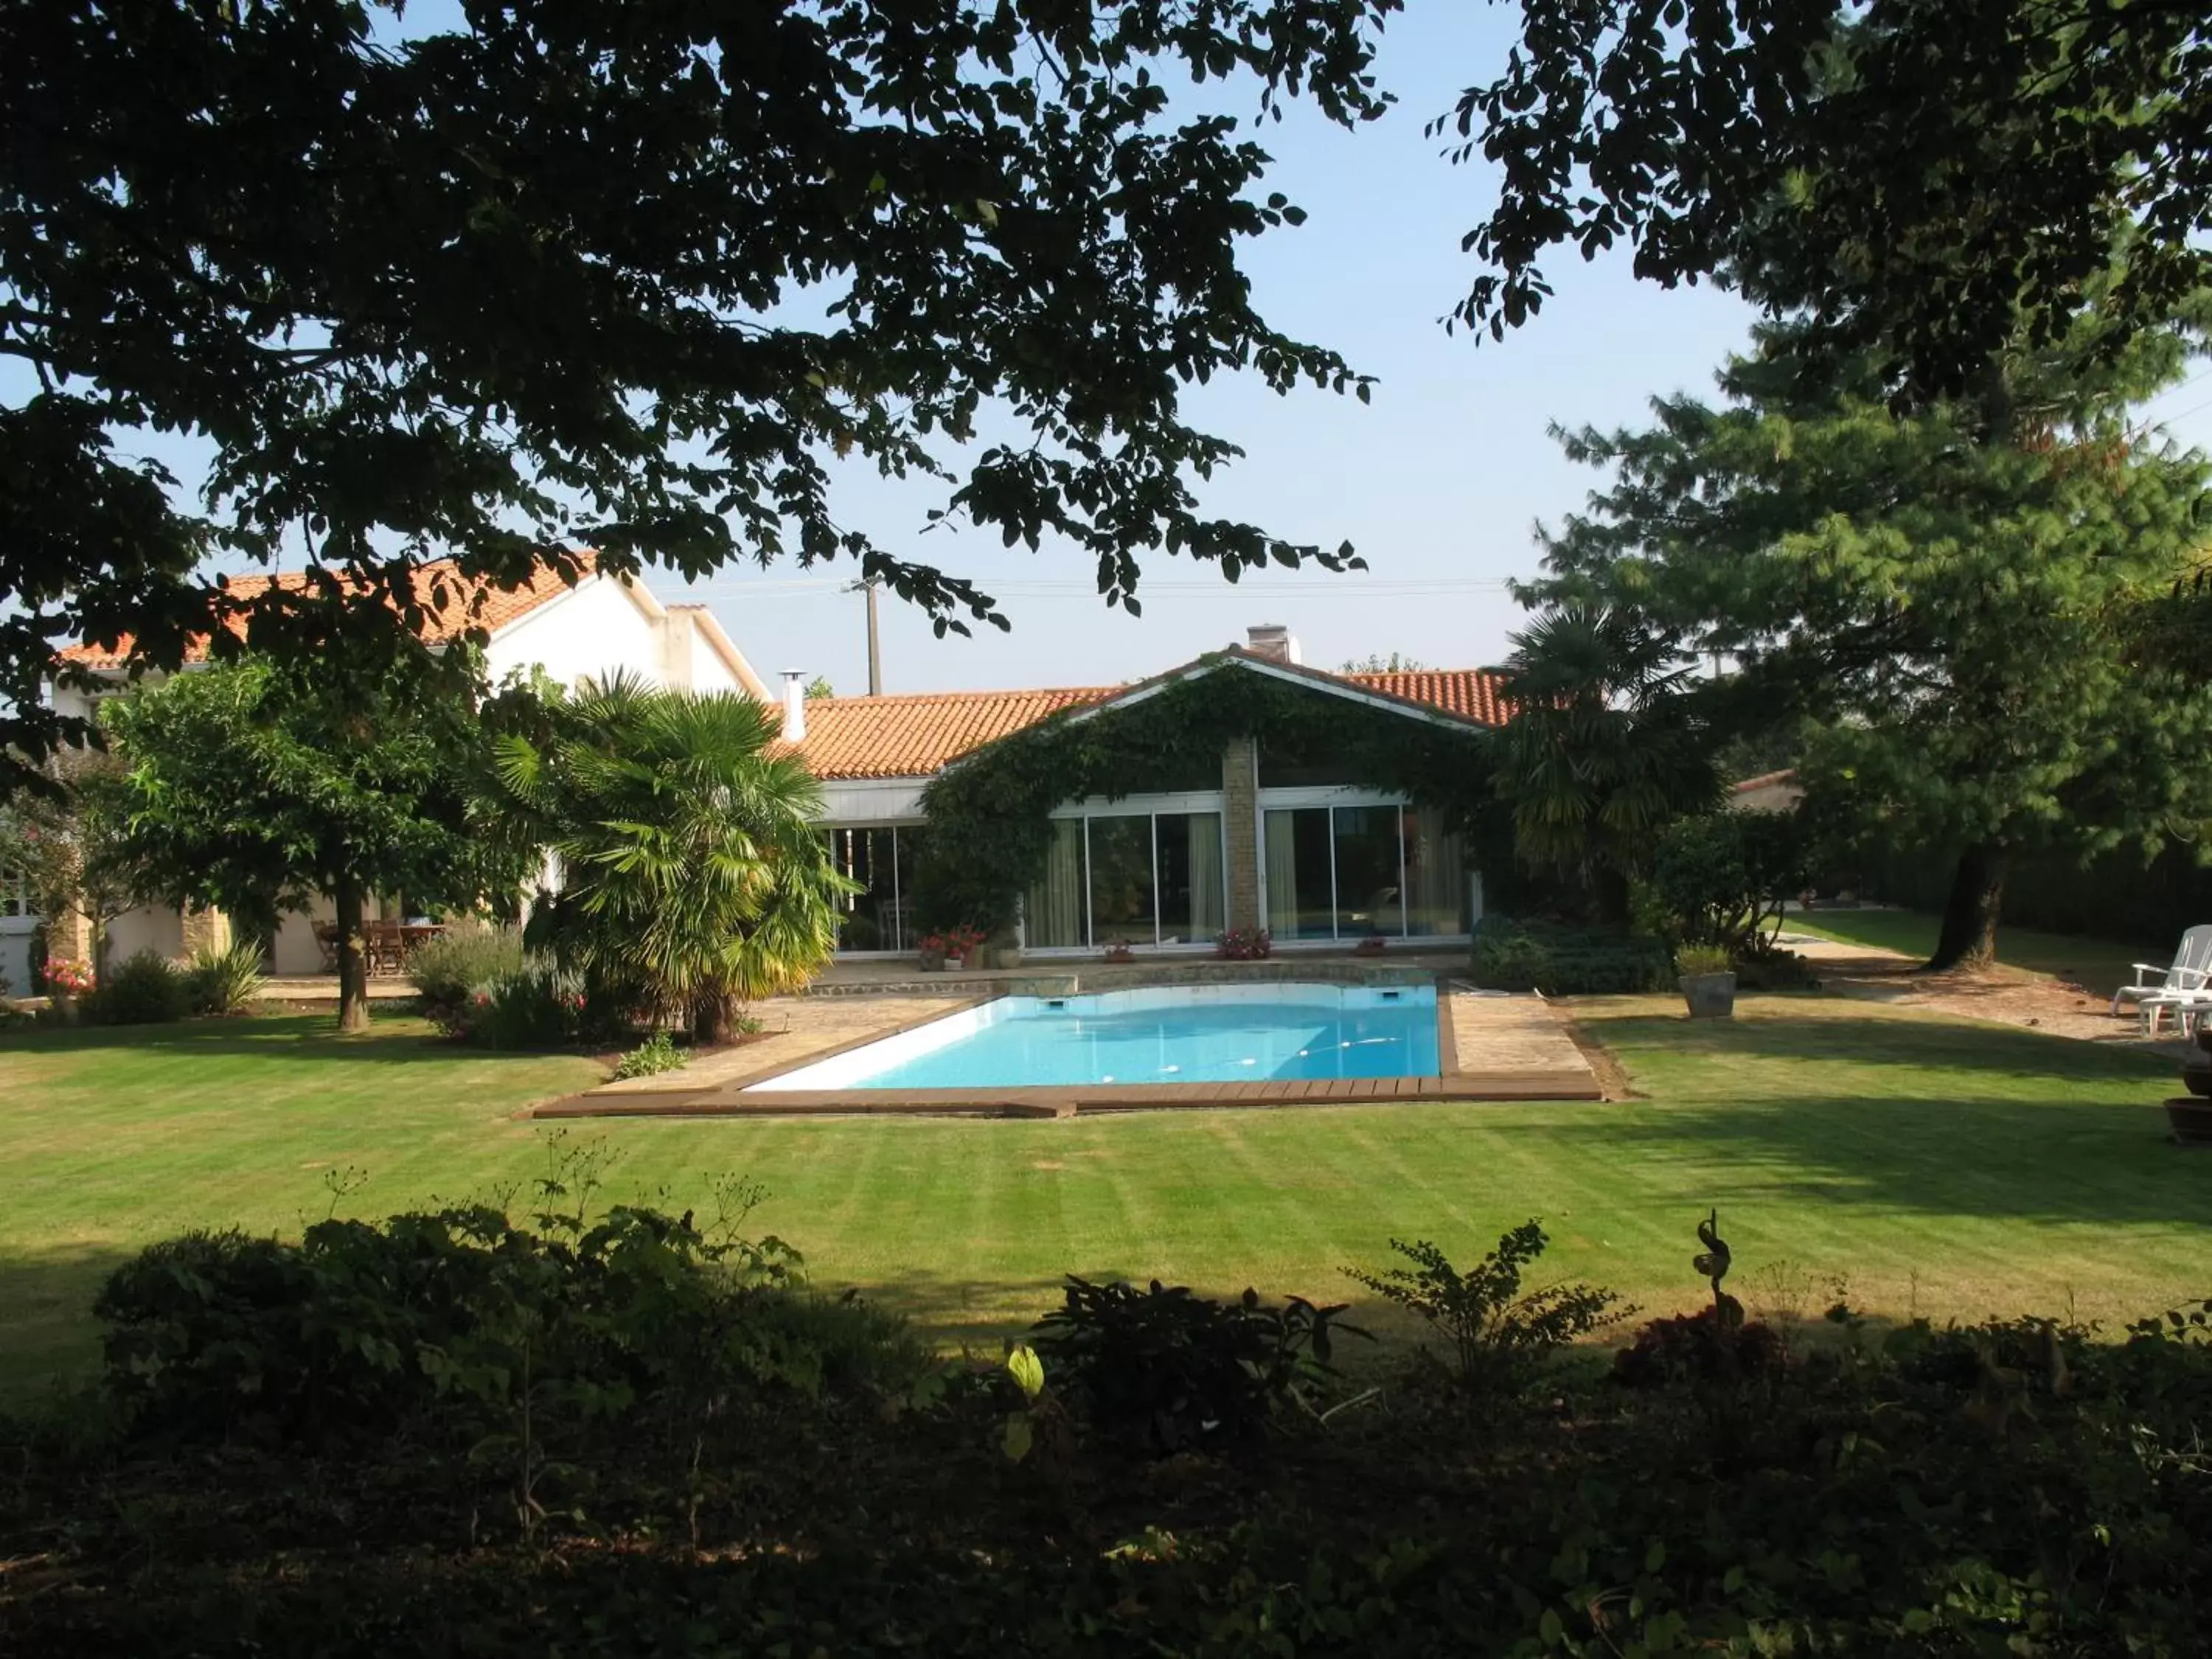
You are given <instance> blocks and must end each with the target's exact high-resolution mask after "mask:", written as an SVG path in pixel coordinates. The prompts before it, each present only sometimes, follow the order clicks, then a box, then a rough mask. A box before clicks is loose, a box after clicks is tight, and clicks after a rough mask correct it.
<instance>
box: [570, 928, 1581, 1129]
mask: <svg viewBox="0 0 2212 1659" xmlns="http://www.w3.org/2000/svg"><path fill="white" fill-rule="evenodd" d="M1256 966H1258V964H1255V967H1256ZM1399 971H1400V973H1401V974H1402V973H1403V972H1404V970H1403V969H1401V970H1399ZM1024 977H1028V976H1027V975H1024ZM1094 977H1095V975H1089V974H1086V975H1085V976H1084V983H1083V987H1082V988H1083V990H1085V991H1086V992H1087V991H1095V990H1098V989H1102V988H1109V987H1103V986H1101V985H1098V984H1094V983H1092V982H1091V981H1092V979H1093V978H1094ZM1238 977H1240V978H1243V977H1258V975H1238ZM1268 977H1281V978H1293V977H1296V978H1305V977H1313V978H1321V977H1333V975H1319V974H1312V975H1286V974H1276V975H1268ZM1006 988H1007V987H1006V986H1004V985H1001V984H961V985H958V986H953V987H947V990H948V992H949V993H950V994H943V995H927V994H913V993H910V992H908V990H907V989H906V988H905V987H900V988H899V989H898V990H896V991H885V992H883V993H877V994H860V995H840V996H821V995H808V996H799V997H784V998H778V999H777V1000H775V1001H772V1002H766V1003H763V1004H761V1005H760V1006H758V1007H757V1008H756V1009H755V1011H754V1012H755V1013H756V1014H757V1016H758V1017H759V1018H761V1020H762V1022H763V1027H764V1029H763V1032H762V1034H761V1035H760V1036H756V1037H754V1038H752V1039H751V1040H750V1041H748V1042H744V1043H740V1044H738V1046H736V1047H734V1048H724V1049H720V1050H718V1051H717V1052H715V1053H714V1054H703V1055H702V1056H700V1057H699V1058H698V1059H697V1060H693V1061H691V1062H690V1064H688V1065H686V1066H684V1067H682V1068H681V1069H680V1070H678V1071H673V1072H664V1073H660V1074H659V1076H657V1077H647V1078H631V1079H626V1080H624V1081H623V1082H619V1083H609V1084H605V1085H602V1086H600V1087H599V1088H597V1089H592V1090H589V1091H586V1092H585V1093H583V1094H580V1095H576V1096H574V1097H570V1098H568V1099H567V1100H559V1101H554V1102H552V1103H550V1104H546V1105H542V1106H539V1107H537V1108H535V1109H533V1111H532V1113H531V1115H532V1116H536V1117H632V1116H671V1117H718V1116H744V1117H755V1116H780V1115H845V1114H852V1115H875V1114H884V1113H894V1114H924V1115H929V1114H961V1115H990V1116H1006V1117H1070V1116H1073V1115H1076V1114H1077V1113H1079V1112H1083V1113H1096V1112H1106V1111H1131V1110H1139V1109H1167V1108H1191V1107H1215V1106H1295V1105H1314V1104H1325V1103H1331V1102H1352V1101H1365V1102H1376V1101H1383V1100H1403V1101H1406V1102H1407V1103H1415V1102H1419V1101H1424V1100H1597V1099H1600V1098H1601V1097H1602V1096H1603V1090H1602V1088H1601V1085H1600V1084H1599V1081H1598V1079H1597V1076H1596V1073H1595V1072H1593V1071H1592V1070H1591V1068H1590V1065H1589V1061H1588V1060H1586V1059H1585V1058H1584V1057H1583V1053H1582V1051H1581V1050H1580V1049H1579V1048H1577V1047H1576V1046H1575V1044H1574V1042H1573V1040H1572V1039H1571V1037H1570V1036H1568V1035H1567V1028H1566V1022H1565V1018H1563V1017H1562V1016H1561V1015H1560V1013H1559V1012H1558V1011H1557V1010H1556V1009H1554V1008H1553V1006H1551V1005H1550V1004H1549V1003H1547V1002H1546V1001H1545V1000H1543V999H1542V998H1541V997H1536V996H1504V995H1499V994H1496V993H1494V992H1484V991H1477V990H1476V989H1475V988H1474V987H1472V986H1470V985H1468V984H1466V983H1464V982H1463V981H1450V980H1443V979H1439V980H1438V981H1437V995H1438V997H1439V999H1440V1001H1441V1011H1440V1012H1441V1018H1440V1025H1439V1031H1438V1036H1439V1038H1440V1042H1439V1048H1440V1049H1441V1050H1442V1060H1443V1068H1442V1069H1443V1075H1442V1076H1440V1077H1420V1078H1415V1077H1407V1078H1343V1079H1315V1080H1310V1081H1282V1082H1261V1083H1180V1084H1145V1085H1132V1084H1103V1085H1080V1086H1074V1087H1066V1088H1020V1087H1014V1088H963V1089H905V1090H896V1091H894V1090H883V1089H848V1090H811V1091H792V1090H786V1091H767V1090H763V1091H759V1092H757V1093H750V1094H749V1093H746V1092H744V1091H746V1090H747V1089H748V1088H750V1086H751V1085H755V1084H758V1083H762V1082H764V1081H766V1080H768V1079H772V1078H775V1077H777V1076H780V1075H781V1074H782V1073H786V1072H790V1071H793V1070H796V1069H797V1068H798V1067H799V1066H804V1065H806V1064H808V1063H810V1062H811V1061H813V1060H823V1059H827V1058H828V1057H829V1055H831V1054H842V1053H843V1052H845V1051H846V1050H847V1049H849V1048H859V1047H860V1046H861V1045H862V1044H864V1043H869V1042H877V1041H878V1040H879V1039H881V1038H884V1037H887V1036H892V1035H893V1034H894V1033H896V1032H899V1031H903V1030H908V1029H910V1028H912V1027H914V1026H916V1025H921V1024H927V1022H929V1021H931V1020H934V1019H939V1018H943V1017H944V1016H945V1015H947V1014H950V1013H954V1012H957V1011H959V1010H960V1009H963V1008H971V1007H974V1006H975V1005H976V1004H978V1003H980V1002H983V1001H987V1000H990V999H991V998H992V997H994V996H996V995H1000V994H1004V992H1005V991H1006ZM1026 988H1028V987H1024V989H1026ZM1072 992H1073V986H1070V987H1068V988H1067V990H1066V991H1060V992H1057V993H1056V994H1070V993H1072Z"/></svg>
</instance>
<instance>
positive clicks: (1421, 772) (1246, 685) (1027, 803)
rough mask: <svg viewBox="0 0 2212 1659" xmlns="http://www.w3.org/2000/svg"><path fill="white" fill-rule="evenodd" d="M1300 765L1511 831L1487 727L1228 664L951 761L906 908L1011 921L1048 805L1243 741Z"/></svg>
mask: <svg viewBox="0 0 2212 1659" xmlns="http://www.w3.org/2000/svg"><path fill="white" fill-rule="evenodd" d="M1245 737H1249V738H1256V739H1257V740H1258V742H1259V744H1260V745H1261V749H1262V750H1263V751H1264V752H1266V753H1267V755H1268V756H1269V757H1272V758H1273V759H1275V760H1278V761H1281V762H1283V763H1286V764H1292V765H1295V764H1298V763H1306V762H1311V761H1316V760H1320V759H1322V758H1324V757H1330V756H1350V757H1357V758H1356V762H1355V765H1354V775H1351V776H1347V777H1345V778H1344V779H1342V780H1341V781H1343V782H1344V783H1346V784H1348V785H1354V786H1360V787H1368V788H1372V789H1378V790H1384V791H1388V792H1389V793H1395V794H1400V795H1403V796H1404V797H1405V798H1406V799H1407V800H1408V801H1410V802H1412V803H1413V805H1417V806H1427V807H1434V808H1437V809H1438V810H1440V811H1443V812H1444V813H1445V815H1446V819H1447V822H1448V823H1449V824H1450V825H1451V827H1452V828H1453V829H1456V830H1458V831H1460V832H1461V833H1462V834H1465V835H1467V836H1469V837H1470V838H1471V839H1473V840H1474V842H1475V843H1476V844H1477V845H1479V846H1484V847H1487V846H1489V845H1491V844H1492V842H1497V841H1498V837H1499V836H1501V835H1502V836H1504V838H1505V839H1504V842H1503V843H1502V844H1503V845H1504V846H1506V847H1507V848H1510V835H1511V831H1510V824H1507V823H1504V821H1503V820H1502V819H1501V817H1500V815H1499V814H1498V811H1497V810H1496V806H1495V801H1494V798H1493V796H1492V791H1491V787H1490V775H1491V762H1490V756H1489V745H1488V742H1487V733H1486V732H1484V731H1482V730H1481V729H1480V728H1477V727H1474V726H1442V725H1438V724H1437V723H1435V722H1433V721H1431V720H1422V719H1419V718H1418V717H1414V716H1411V715H1407V714H1396V713H1393V712H1391V711H1390V710H1389V709H1385V708H1376V707H1375V706H1373V705H1372V704H1369V703H1364V702H1355V701H1354V700H1352V699H1351V698H1348V697H1342V696H1335V695H1333V694H1332V693H1330V692H1329V691H1328V690H1323V689H1322V688H1320V687H1318V686H1313V687H1309V686H1305V685H1300V684H1293V683H1291V682H1290V681H1286V680H1284V679H1282V678H1278V677H1276V676H1274V675H1272V674H1263V673H1255V672H1250V671H1244V670H1241V669H1238V668H1237V667H1234V666H1231V665H1229V663H1228V660H1227V659H1220V665H1218V666H1216V667H1215V668H1214V669H1213V671H1212V672H1209V673H1206V674H1201V675H1198V676H1195V677H1193V678H1186V679H1182V680H1177V681H1176V682H1174V683H1172V684H1169V685H1167V686H1165V687H1164V688H1163V689H1162V690H1158V691H1157V692H1155V693H1153V694H1152V696H1148V697H1146V698H1145V699H1143V700H1142V701H1140V702H1133V703H1130V704H1128V705H1127V706H1126V707H1123V708H1110V709H1107V710H1104V711H1102V712H1090V713H1087V716H1086V711H1085V710H1081V709H1071V710H1067V711H1066V712H1064V713H1061V714H1056V715H1054V716H1053V717H1052V718H1051V719H1050V720H1045V721H1042V722H1041V723H1040V724H1038V725H1036V726H1030V727H1029V728H1028V729H1027V730H1025V731H1022V732H1016V733H1014V734H1013V735H1012V737H1008V738H1002V739H1000V741H999V742H997V743H995V744H991V745H990V746H989V747H988V748H986V749H983V750H978V751H977V752H975V754H972V755H969V756H968V757H966V758H965V759H963V760H961V761H959V762H957V763H955V764H954V765H952V766H951V768H949V769H947V770H946V771H945V773H944V774H943V775H940V776H939V777H938V778H936V779H935V780H933V781H932V782H931V783H930V784H929V786H928V787H927V788H926V789H925V790H924V791H923V792H922V810H923V812H924V814H925V815H926V816H927V819H928V822H929V827H930V834H929V836H928V839H927V842H926V843H925V844H924V846H923V848H922V853H921V868H920V871H919V872H918V875H917V878H916V893H915V906H916V909H917V911H918V912H919V914H920V917H921V923H922V925H923V926H925V927H947V926H953V925H957V924H959V923H963V922H966V923H973V924H975V925H977V926H981V927H987V928H991V929H999V928H1003V927H1008V926H1010V925H1011V924H1012V921H1013V919H1014V912H1015V906H1016V902H1017V896H1018V895H1019V894H1020V893H1022V892H1023V891H1024V890H1026V889H1027V888H1028V887H1030V884H1032V883H1034V882H1035V881H1036V880H1037V878H1039V877H1040V876H1041V875H1042V873H1043V870H1044V866H1045V861H1046V859H1047V857H1048V854H1049V852H1050V848H1051V844H1052V812H1053V809H1054V808H1055V807H1057V806H1059V805H1062V804H1063V803H1065V802H1067V801H1071V800H1085V799H1092V798H1094V797H1099V798H1103V799H1108V800H1118V799H1122V798H1123V797H1125V796H1128V795H1133V794H1139V793H1148V792H1150V791H1153V790H1157V789H1158V788H1160V787H1162V786H1161V780H1162V779H1163V778H1168V777H1174V776H1176V775H1188V773H1189V772H1190V771H1192V770H1193V769H1196V768H1200V767H1203V766H1205V765H1207V764H1210V763H1218V760H1219V758H1220V756H1221V752H1222V750H1224V749H1225V747H1226V746H1227V745H1228V744H1230V743H1231V742H1233V741H1234V740H1236V739H1237V738H1245Z"/></svg>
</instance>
